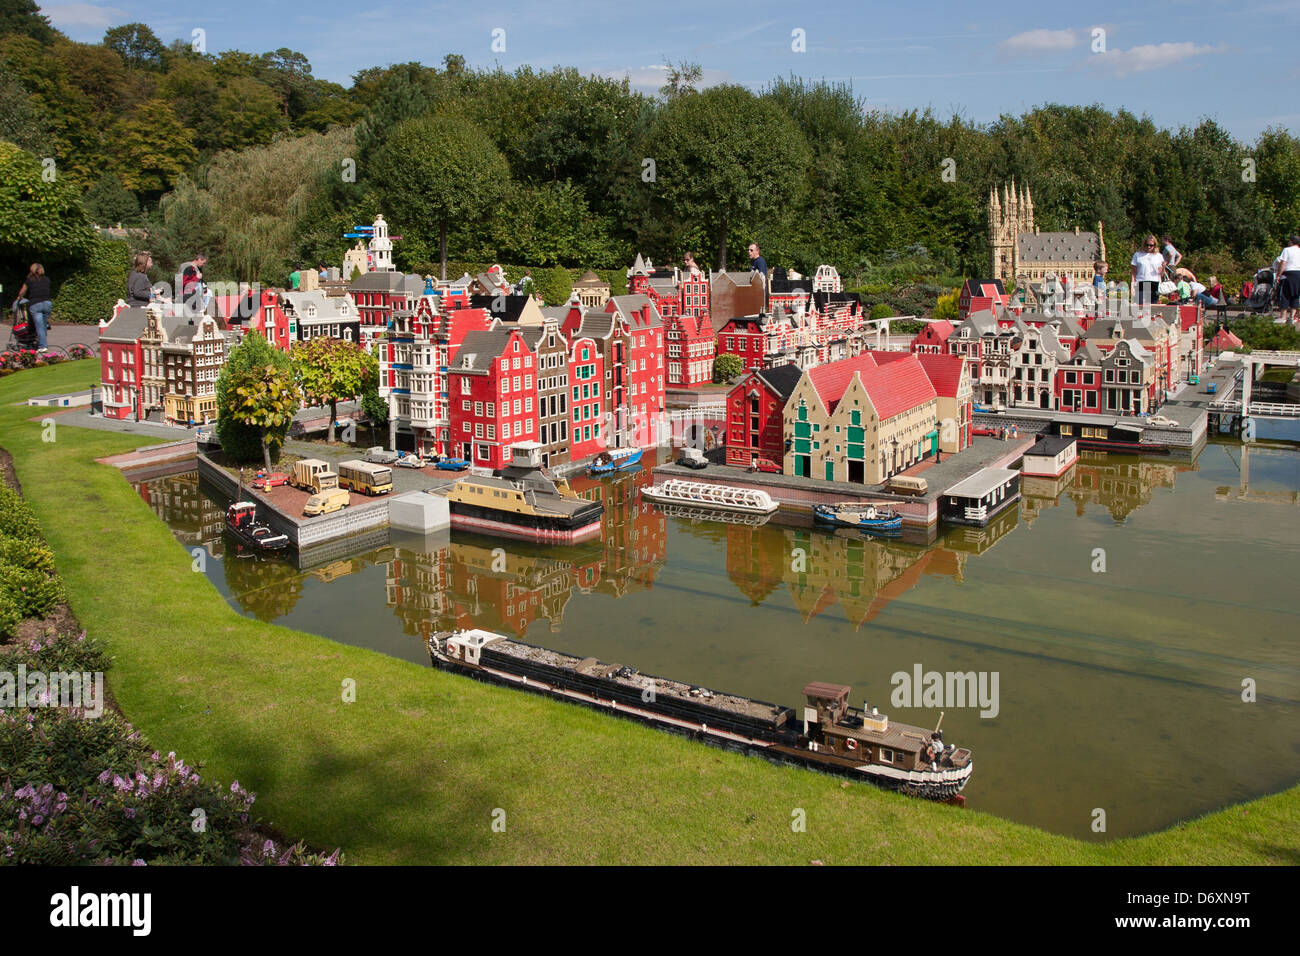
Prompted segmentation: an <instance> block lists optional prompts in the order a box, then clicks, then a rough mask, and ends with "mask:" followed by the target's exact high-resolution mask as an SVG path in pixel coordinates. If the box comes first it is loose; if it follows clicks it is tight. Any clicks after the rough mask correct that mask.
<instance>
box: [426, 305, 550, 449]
mask: <svg viewBox="0 0 1300 956" xmlns="http://www.w3.org/2000/svg"><path fill="white" fill-rule="evenodd" d="M534 359H535V356H534V354H533V351H532V349H530V348H529V347H528V343H527V341H526V340H525V338H524V331H523V330H521V329H518V328H513V327H508V326H504V325H502V324H500V323H498V324H496V325H495V326H494V327H493V328H491V329H489V330H488V331H486V332H470V333H469V334H468V335H466V336H465V338H464V340H463V341H462V342H461V346H460V350H459V351H458V352H457V353H456V359H455V360H454V361H453V362H452V363H451V365H450V366H449V367H448V369H447V382H448V398H449V400H450V419H451V441H450V444H451V446H452V448H453V450H454V454H456V455H458V456H459V457H462V458H466V459H468V460H469V461H470V462H471V463H473V464H474V465H477V466H479V467H482V468H491V469H494V470H495V469H499V468H504V467H506V465H508V464H509V463H510V457H511V456H510V446H511V444H512V443H515V442H520V441H537V423H538V412H537V408H536V407H535V403H536V401H537V386H536V374H537V369H536V365H535V361H534Z"/></svg>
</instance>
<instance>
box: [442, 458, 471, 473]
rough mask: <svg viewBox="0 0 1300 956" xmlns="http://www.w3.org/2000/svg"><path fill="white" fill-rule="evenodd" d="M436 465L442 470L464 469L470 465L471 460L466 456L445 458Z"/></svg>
mask: <svg viewBox="0 0 1300 956" xmlns="http://www.w3.org/2000/svg"><path fill="white" fill-rule="evenodd" d="M436 467H438V468H439V469H441V470H442V471H464V470H465V469H466V468H468V467H469V462H468V461H466V460H465V459H464V458H444V459H443V460H442V461H440V462H438V464H437V466H436Z"/></svg>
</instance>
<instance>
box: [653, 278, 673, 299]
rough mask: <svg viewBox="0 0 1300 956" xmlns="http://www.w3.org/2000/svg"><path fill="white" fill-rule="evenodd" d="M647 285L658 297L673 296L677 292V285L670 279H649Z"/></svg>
mask: <svg viewBox="0 0 1300 956" xmlns="http://www.w3.org/2000/svg"><path fill="white" fill-rule="evenodd" d="M648 284H649V286H650V288H652V289H654V290H655V291H656V292H658V293H659V294H660V295H674V294H675V293H676V292H677V283H676V282H674V281H673V280H672V279H650V280H649V283H648Z"/></svg>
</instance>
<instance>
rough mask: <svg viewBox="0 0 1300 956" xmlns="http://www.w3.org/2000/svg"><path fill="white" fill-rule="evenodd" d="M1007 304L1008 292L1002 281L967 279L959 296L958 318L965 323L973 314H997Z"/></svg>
mask: <svg viewBox="0 0 1300 956" xmlns="http://www.w3.org/2000/svg"><path fill="white" fill-rule="evenodd" d="M1006 304H1007V290H1006V289H1004V288H1003V287H1002V280H1001V279H967V280H966V281H965V282H963V283H962V286H961V292H960V293H959V294H958V296H957V317H958V320H959V321H962V322H964V321H966V317H967V316H968V315H970V314H971V313H972V312H980V311H983V310H988V311H990V312H997V311H998V309H999V308H1000V307H1002V306H1005V305H1006Z"/></svg>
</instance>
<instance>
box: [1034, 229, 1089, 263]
mask: <svg viewBox="0 0 1300 956" xmlns="http://www.w3.org/2000/svg"><path fill="white" fill-rule="evenodd" d="M1016 251H1017V253H1018V254H1019V258H1020V261H1021V262H1042V263H1050V262H1076V261H1081V260H1092V259H1096V258H1097V256H1098V255H1099V254H1100V252H1101V240H1100V239H1099V238H1098V236H1097V234H1096V233H1095V232H1077V233H1076V232H1022V233H1020V235H1018V236H1016Z"/></svg>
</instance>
